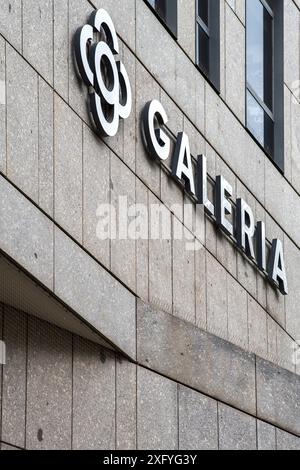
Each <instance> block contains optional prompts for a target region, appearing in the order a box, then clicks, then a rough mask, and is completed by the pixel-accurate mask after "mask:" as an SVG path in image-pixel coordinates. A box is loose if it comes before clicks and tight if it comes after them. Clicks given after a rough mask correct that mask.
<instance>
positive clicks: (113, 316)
mask: <svg viewBox="0 0 300 470" xmlns="http://www.w3.org/2000/svg"><path fill="white" fill-rule="evenodd" d="M54 290H55V294H56V295H57V296H58V297H59V298H60V299H62V300H63V301H64V302H65V303H66V304H67V305H69V306H70V307H71V308H73V309H74V310H75V311H76V312H77V314H79V315H80V316H81V317H83V318H84V320H85V321H86V322H88V323H89V324H90V325H92V326H93V327H94V328H96V329H97V330H98V331H99V332H100V333H101V334H102V335H103V336H105V337H106V338H107V339H109V340H111V341H112V342H113V343H114V344H115V345H116V346H117V347H119V348H120V349H121V350H122V351H123V352H125V353H126V354H128V355H129V356H130V357H132V358H134V357H135V343H136V342H135V297H134V296H133V295H132V294H131V293H130V292H129V291H128V290H127V289H125V287H123V286H122V285H121V284H120V283H119V282H118V281H117V280H115V279H114V278H113V277H112V276H111V275H110V274H109V273H108V272H107V271H105V270H104V268H102V267H101V266H100V265H99V264H98V263H97V262H96V261H95V260H93V259H92V258H91V257H90V256H88V255H87V254H86V253H85V252H84V251H83V250H82V249H81V248H80V247H79V246H78V245H76V244H75V243H74V242H73V241H72V240H70V238H68V237H67V236H66V235H65V234H63V233H62V232H61V231H59V230H56V232H55V289H54Z"/></svg>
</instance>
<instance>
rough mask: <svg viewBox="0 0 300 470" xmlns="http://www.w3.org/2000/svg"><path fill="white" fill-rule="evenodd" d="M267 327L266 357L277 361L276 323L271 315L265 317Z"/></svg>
mask: <svg viewBox="0 0 300 470" xmlns="http://www.w3.org/2000/svg"><path fill="white" fill-rule="evenodd" d="M267 329H268V359H269V361H271V362H274V363H275V364H276V362H277V323H275V321H274V320H273V318H271V317H269V316H268V317H267Z"/></svg>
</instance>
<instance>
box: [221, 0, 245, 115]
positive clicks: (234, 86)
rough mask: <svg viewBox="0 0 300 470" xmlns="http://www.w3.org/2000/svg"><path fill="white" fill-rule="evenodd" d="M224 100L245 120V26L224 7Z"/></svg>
mask: <svg viewBox="0 0 300 470" xmlns="http://www.w3.org/2000/svg"><path fill="white" fill-rule="evenodd" d="M225 18H226V20H225V21H226V69H225V70H226V101H227V103H228V104H229V106H230V107H231V108H232V110H233V111H234V112H235V114H236V115H237V117H238V118H239V119H240V120H241V122H244V121H245V59H246V57H245V28H244V27H243V25H242V24H241V22H240V21H239V19H238V18H237V17H236V15H235V14H234V13H233V11H232V10H231V9H230V8H228V7H225Z"/></svg>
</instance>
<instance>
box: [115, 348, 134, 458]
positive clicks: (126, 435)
mask: <svg viewBox="0 0 300 470" xmlns="http://www.w3.org/2000/svg"><path fill="white" fill-rule="evenodd" d="M136 385H137V366H136V365H135V364H132V363H130V362H128V361H126V360H124V358H122V357H121V356H117V357H116V449H119V450H134V449H136V419H137V412H136V403H137V401H136V395H137V394H136V391H137V390H136Z"/></svg>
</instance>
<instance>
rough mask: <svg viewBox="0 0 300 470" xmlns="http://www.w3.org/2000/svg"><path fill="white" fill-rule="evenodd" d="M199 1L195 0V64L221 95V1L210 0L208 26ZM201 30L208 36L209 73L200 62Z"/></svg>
mask: <svg viewBox="0 0 300 470" xmlns="http://www.w3.org/2000/svg"><path fill="white" fill-rule="evenodd" d="M198 1H199V0H195V25H196V34H195V38H196V60H195V64H196V67H197V68H198V70H200V72H201V74H202V75H203V76H204V77H205V79H206V80H207V81H208V82H209V83H210V84H211V85H212V87H213V88H214V89H215V90H216V92H217V93H218V94H219V93H220V0H208V25H206V24H205V22H204V21H203V20H202V18H201V17H200V16H199V14H198V12H199V9H198ZM199 28H202V30H203V31H204V32H205V34H206V35H207V36H208V44H209V50H208V60H209V72H208V73H206V71H205V70H204V69H203V67H202V66H201V65H200V61H199Z"/></svg>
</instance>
